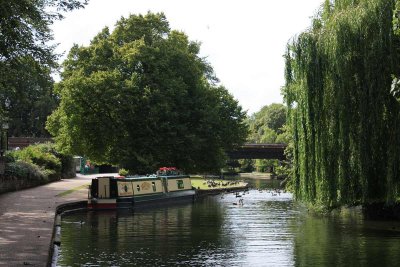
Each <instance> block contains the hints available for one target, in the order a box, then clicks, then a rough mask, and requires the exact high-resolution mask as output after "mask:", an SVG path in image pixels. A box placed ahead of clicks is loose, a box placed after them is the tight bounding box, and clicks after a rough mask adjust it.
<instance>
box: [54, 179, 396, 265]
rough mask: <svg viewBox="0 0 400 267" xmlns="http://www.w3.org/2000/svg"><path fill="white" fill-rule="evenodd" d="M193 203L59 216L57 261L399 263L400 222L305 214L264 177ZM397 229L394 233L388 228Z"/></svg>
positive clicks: (350, 213)
mask: <svg viewBox="0 0 400 267" xmlns="http://www.w3.org/2000/svg"><path fill="white" fill-rule="evenodd" d="M252 180H253V182H254V186H255V187H258V188H260V189H262V190H260V189H258V190H250V191H249V192H247V193H244V194H243V193H242V194H241V197H240V198H242V199H243V205H241V204H240V203H239V199H240V198H238V197H236V195H235V194H232V193H230V194H228V193H226V194H222V195H216V196H209V197H205V198H201V199H199V200H198V201H196V202H195V203H193V204H183V205H173V206H167V207H166V206H163V207H155V208H151V209H147V210H137V211H135V212H120V211H118V212H116V211H115V212H88V213H76V214H70V215H67V216H64V217H63V221H62V240H61V251H60V257H59V260H58V265H59V266H376V265H378V264H379V265H380V266H399V265H400V254H399V251H400V233H399V231H398V230H396V229H400V225H399V223H393V222H370V221H365V220H364V219H363V218H362V216H361V215H360V212H359V211H358V210H350V211H346V212H341V213H340V214H339V215H337V214H336V215H332V216H329V217H318V216H311V215H309V214H308V213H307V211H306V210H305V209H304V208H303V207H302V206H300V205H298V204H296V203H295V202H293V201H292V196H291V195H290V194H288V193H282V192H281V193H280V194H276V191H274V190H272V188H274V187H275V186H274V184H271V181H269V180H258V181H256V180H254V179H252ZM393 230H395V231H393Z"/></svg>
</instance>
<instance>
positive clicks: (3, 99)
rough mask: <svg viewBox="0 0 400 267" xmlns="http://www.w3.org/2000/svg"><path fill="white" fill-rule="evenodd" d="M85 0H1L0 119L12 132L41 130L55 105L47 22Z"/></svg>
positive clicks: (39, 133) (36, 133)
mask: <svg viewBox="0 0 400 267" xmlns="http://www.w3.org/2000/svg"><path fill="white" fill-rule="evenodd" d="M86 2H87V1H86V0H46V1H43V0H18V1H7V0H0V74H1V75H0V123H2V122H3V121H5V120H8V121H9V125H10V130H9V134H10V135H13V136H46V135H48V133H47V131H46V130H45V127H44V126H45V121H46V119H47V116H48V115H49V114H50V113H51V111H52V110H54V108H55V107H56V98H55V95H54V94H53V92H52V90H53V89H52V88H53V80H52V78H51V76H50V73H51V71H52V70H54V69H55V68H56V67H57V66H56V59H57V56H56V55H55V53H54V45H51V44H49V41H51V40H53V36H52V34H51V31H50V28H49V26H50V25H51V24H52V23H53V22H54V21H55V20H58V19H61V18H62V12H65V11H68V10H72V9H75V8H80V7H82V6H83V5H84V4H85V3H86Z"/></svg>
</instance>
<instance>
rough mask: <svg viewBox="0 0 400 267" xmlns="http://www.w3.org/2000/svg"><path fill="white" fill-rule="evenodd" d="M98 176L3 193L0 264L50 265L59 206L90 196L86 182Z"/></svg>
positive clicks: (0, 196)
mask: <svg viewBox="0 0 400 267" xmlns="http://www.w3.org/2000/svg"><path fill="white" fill-rule="evenodd" d="M104 175H107V174H104ZM108 175H110V174H108ZM111 175H113V174H111ZM94 176H98V175H87V176H83V175H78V176H77V177H76V178H72V179H64V180H61V181H58V182H53V183H51V184H47V185H43V186H39V187H35V188H31V189H26V190H21V191H17V192H11V193H5V194H1V195H0V266H46V264H47V260H48V255H49V249H50V243H51V238H52V234H53V227H54V217H55V211H56V207H57V206H58V205H60V204H62V203H67V202H74V201H80V200H85V199H87V193H88V192H87V188H86V186H84V185H88V184H89V183H90V180H91V178H93V177H94ZM71 189H74V190H73V192H70V191H69V192H70V193H68V192H66V191H67V190H71ZM63 193H64V194H63ZM60 194H61V195H60Z"/></svg>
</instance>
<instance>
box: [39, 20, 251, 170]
mask: <svg viewBox="0 0 400 267" xmlns="http://www.w3.org/2000/svg"><path fill="white" fill-rule="evenodd" d="M199 49H200V46H199V44H198V43H195V42H191V41H189V39H188V37H187V36H186V35H185V34H184V33H181V32H178V31H172V30H170V28H169V24H168V21H167V19H166V18H165V16H164V14H162V13H161V14H154V13H148V14H146V15H144V16H143V15H131V16H129V17H128V18H122V19H121V20H120V21H118V22H117V23H116V27H115V29H114V31H113V32H112V33H110V31H109V29H108V28H104V29H103V30H102V31H101V32H100V33H99V34H98V35H97V36H95V37H94V38H93V40H92V42H91V44H90V45H89V46H87V47H79V46H76V45H75V46H74V47H73V48H72V49H71V51H70V53H69V55H68V58H67V59H66V60H65V62H64V63H63V67H64V71H63V73H62V74H61V77H62V81H61V82H60V83H59V84H58V86H57V92H58V94H59V95H60V97H61V103H60V106H59V108H58V109H57V110H56V111H55V112H54V113H53V114H52V115H51V116H50V117H49V120H48V123H47V129H48V130H49V131H50V132H51V133H52V134H53V135H54V136H55V140H56V142H57V144H58V145H59V147H60V148H61V149H62V150H64V151H68V152H71V153H75V154H80V155H86V156H89V157H90V158H91V159H93V160H95V161H97V162H108V163H113V164H119V165H120V166H122V167H124V168H128V169H131V170H132V171H134V172H139V173H140V172H150V171H154V168H156V167H157V166H161V165H176V166H177V167H180V168H183V169H185V170H187V171H205V170H213V169H217V168H219V167H220V166H221V165H222V164H223V163H224V151H225V150H226V149H229V148H231V147H232V146H233V145H235V144H239V143H241V142H243V141H244V139H245V137H246V135H247V127H246V125H245V124H244V122H243V120H244V118H245V113H244V112H243V111H242V109H241V107H240V106H239V105H238V102H237V101H236V100H234V99H233V97H232V96H231V95H230V94H229V93H228V91H227V90H226V89H225V88H224V87H222V86H216V85H215V82H216V78H215V76H214V73H213V71H212V68H211V66H210V65H209V64H208V63H207V62H205V60H204V59H202V58H200V57H199V55H198V53H199Z"/></svg>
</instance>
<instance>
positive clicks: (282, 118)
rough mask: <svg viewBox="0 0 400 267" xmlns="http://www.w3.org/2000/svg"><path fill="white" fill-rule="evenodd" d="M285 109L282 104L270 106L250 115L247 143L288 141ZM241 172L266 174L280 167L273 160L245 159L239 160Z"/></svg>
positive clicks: (277, 162)
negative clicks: (254, 171) (255, 171)
mask: <svg viewBox="0 0 400 267" xmlns="http://www.w3.org/2000/svg"><path fill="white" fill-rule="evenodd" d="M286 113H287V109H286V107H285V106H284V105H283V104H276V103H273V104H270V105H266V106H264V107H262V108H261V110H260V111H258V112H256V113H254V114H252V115H251V116H249V117H248V118H247V120H246V123H247V124H248V126H249V135H248V137H247V142H248V143H258V144H259V143H269V144H274V143H283V144H286V143H287V142H288V141H289V140H290V136H288V134H287V132H286V127H285V124H286ZM239 162H240V165H241V169H242V170H243V171H252V170H253V169H255V170H257V171H259V172H268V171H270V170H271V169H273V168H276V167H278V166H279V165H280V162H279V161H278V160H273V159H253V160H252V159H247V160H240V161H239Z"/></svg>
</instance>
